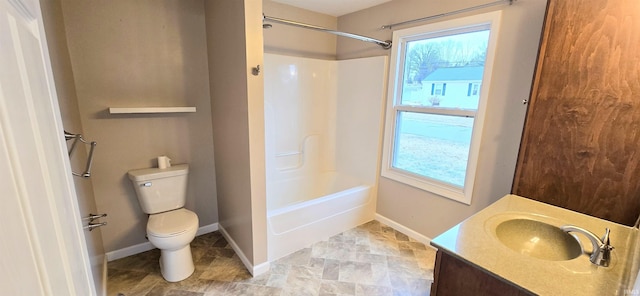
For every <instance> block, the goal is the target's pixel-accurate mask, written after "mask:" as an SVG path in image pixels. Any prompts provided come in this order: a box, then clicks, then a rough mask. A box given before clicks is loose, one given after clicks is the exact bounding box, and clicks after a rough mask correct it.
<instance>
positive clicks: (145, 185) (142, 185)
mask: <svg viewBox="0 0 640 296" xmlns="http://www.w3.org/2000/svg"><path fill="white" fill-rule="evenodd" d="M151 185H152V184H151V182H144V183H142V184H140V187H151Z"/></svg>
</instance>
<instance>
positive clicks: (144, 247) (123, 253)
mask: <svg viewBox="0 0 640 296" xmlns="http://www.w3.org/2000/svg"><path fill="white" fill-rule="evenodd" d="M216 230H218V223H213V224H209V225H205V226H202V227H200V228H198V231H197V232H196V236H198V235H203V234H206V233H210V232H214V231H216ZM154 248H155V247H154V246H153V245H152V244H151V243H150V242H144V243H141V244H137V245H133V246H130V247H126V248H122V249H119V250H115V251H111V252H108V253H106V254H105V255H106V256H107V261H113V260H118V259H120V258H124V257H129V256H131V255H135V254H140V253H142V252H146V251H149V250H153V249H154Z"/></svg>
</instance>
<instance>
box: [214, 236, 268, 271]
mask: <svg viewBox="0 0 640 296" xmlns="http://www.w3.org/2000/svg"><path fill="white" fill-rule="evenodd" d="M218 229H219V230H220V234H222V236H223V237H224V238H225V239H226V240H227V242H228V243H229V245H230V246H231V248H232V249H233V250H234V251H235V252H236V254H237V255H238V257H239V258H240V261H242V264H244V266H245V267H246V268H247V270H249V272H250V273H251V275H253V276H254V277H255V276H259V275H261V274H263V273H265V272H267V271H269V268H270V265H271V264H270V262H269V261H267V262H264V263H261V264H258V265H256V266H253V264H252V263H251V262H250V261H249V259H248V258H247V256H246V255H245V254H244V252H242V249H240V247H239V246H238V244H237V243H236V242H235V241H234V240H233V238H232V237H231V236H230V235H229V233H228V232H227V230H225V229H224V227H222V225H220V226H219V227H218Z"/></svg>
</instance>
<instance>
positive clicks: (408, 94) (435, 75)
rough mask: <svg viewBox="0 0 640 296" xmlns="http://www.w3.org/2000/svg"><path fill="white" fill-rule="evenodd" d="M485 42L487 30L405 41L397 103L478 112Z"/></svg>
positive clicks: (485, 53)
mask: <svg viewBox="0 0 640 296" xmlns="http://www.w3.org/2000/svg"><path fill="white" fill-rule="evenodd" d="M488 41H489V30H481V31H475V32H466V33H459V34H452V35H447V36H440V37H433V38H425V39H420V40H414V41H408V42H407V43H406V54H405V61H404V68H403V69H404V73H403V75H402V77H403V83H402V95H401V96H402V97H401V99H400V104H402V105H414V106H429V107H436V108H438V107H439V108H460V109H473V110H477V109H478V100H479V98H480V96H479V93H478V89H479V88H480V85H481V83H482V75H483V72H484V64H485V60H486V55H487V44H488ZM470 84H472V85H474V86H475V87H476V88H475V89H474V91H472V92H469V85H470Z"/></svg>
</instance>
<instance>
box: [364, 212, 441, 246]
mask: <svg viewBox="0 0 640 296" xmlns="http://www.w3.org/2000/svg"><path fill="white" fill-rule="evenodd" d="M375 219H376V221H378V222H380V223H382V224H384V225H387V226H390V227H391V228H393V229H395V230H397V231H400V232H402V233H404V234H406V235H407V236H409V237H410V238H412V239H415V240H417V241H419V242H421V243H423V244H425V245H426V246H429V247H431V248H433V247H432V246H431V245H430V244H429V243H431V238H429V237H427V236H424V235H422V234H420V233H418V232H417V231H415V230H413V229H411V228H409V227H406V226H404V225H402V224H400V223H398V222H396V221H393V220H391V219H389V218H387V217H385V216H382V215H380V214H378V213H376V218H375Z"/></svg>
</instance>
